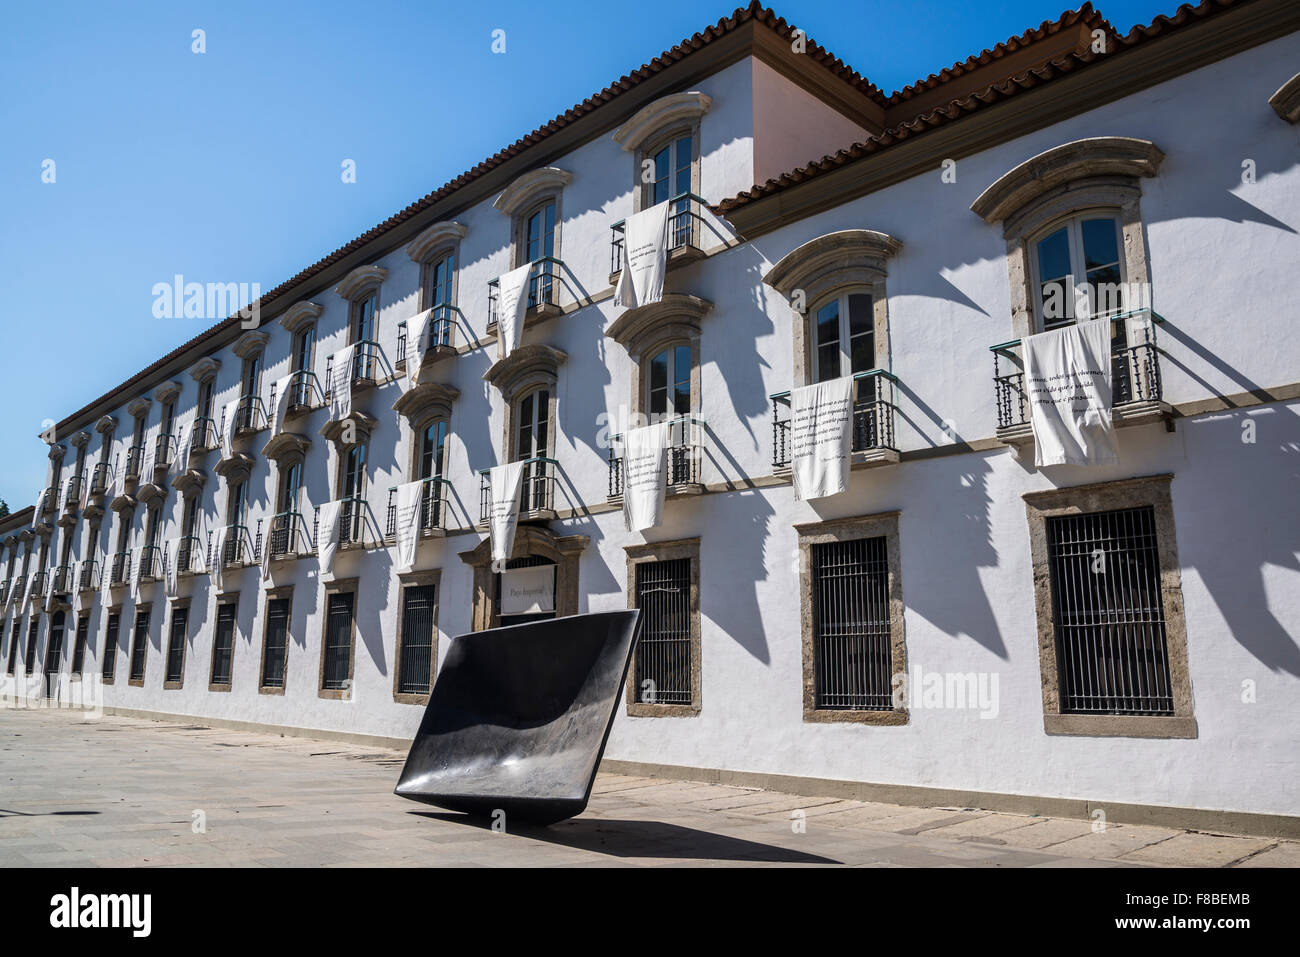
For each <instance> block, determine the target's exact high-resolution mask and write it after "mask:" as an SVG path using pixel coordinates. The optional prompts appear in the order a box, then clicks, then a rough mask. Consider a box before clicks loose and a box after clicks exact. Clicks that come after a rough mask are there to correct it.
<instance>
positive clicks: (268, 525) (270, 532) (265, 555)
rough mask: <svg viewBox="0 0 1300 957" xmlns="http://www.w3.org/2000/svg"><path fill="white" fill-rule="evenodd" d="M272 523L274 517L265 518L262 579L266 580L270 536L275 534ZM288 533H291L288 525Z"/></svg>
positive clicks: (291, 517) (268, 574) (268, 573)
mask: <svg viewBox="0 0 1300 957" xmlns="http://www.w3.org/2000/svg"><path fill="white" fill-rule="evenodd" d="M285 518H286V520H289V521H292V519H293V516H291V515H286V516H285ZM274 524H275V519H274V517H272V518H269V519H268V520H267V523H266V536H265V537H264V538H263V539H262V581H266V580H267V579H268V578H270V577H271V536H272V535H273V534H275V533H274V530H273V527H272V526H273V525H274ZM289 534H290V535H292V534H293V526H290V527H289Z"/></svg>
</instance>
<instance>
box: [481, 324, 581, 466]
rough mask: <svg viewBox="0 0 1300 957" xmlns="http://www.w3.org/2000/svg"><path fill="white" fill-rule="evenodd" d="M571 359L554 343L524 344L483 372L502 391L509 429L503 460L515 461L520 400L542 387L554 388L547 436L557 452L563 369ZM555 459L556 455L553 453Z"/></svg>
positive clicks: (551, 393)
mask: <svg viewBox="0 0 1300 957" xmlns="http://www.w3.org/2000/svg"><path fill="white" fill-rule="evenodd" d="M568 358H569V356H568V353H565V352H561V351H560V350H559V349H555V348H553V347H551V346H544V345H525V346H520V347H519V348H518V349H516V350H515V351H514V352H512V353H510V355H508V356H507V357H506V358H504V359H499V360H497V361H496V362H495V363H493V364H492V367H491V368H490V369H488V370H487V372H485V373H483V378H484V379H485V380H487V382H489V383H490V384H492V385H494V386H496V387H497V389H498V391H499V392H500V393H501V398H502V403H503V411H504V415H503V416H502V419H503V424H502V428H503V429H504V430H505V432H504V437H503V440H502V443H501V448H503V449H504V450H505V457H504V458H503V459H502V461H503V462H513V461H514V460H515V445H516V440H517V438H518V437H517V436H516V434H515V432H516V429H515V423H516V419H517V417H518V412H519V403H520V402H521V401H522V400H523V399H524V397H525V396H527V395H528V394H529V393H531V392H535V391H536V390H538V389H549V390H550V402H549V403H548V408H547V431H546V434H547V438H548V441H549V447H550V449H551V450H552V451H554V449H555V447H556V441H557V439H558V434H557V432H556V423H557V409H558V404H559V396H558V392H559V381H560V375H559V369H560V366H561V365H563V364H564V362H565V360H567V359H568ZM550 457H551V458H554V455H552V456H550Z"/></svg>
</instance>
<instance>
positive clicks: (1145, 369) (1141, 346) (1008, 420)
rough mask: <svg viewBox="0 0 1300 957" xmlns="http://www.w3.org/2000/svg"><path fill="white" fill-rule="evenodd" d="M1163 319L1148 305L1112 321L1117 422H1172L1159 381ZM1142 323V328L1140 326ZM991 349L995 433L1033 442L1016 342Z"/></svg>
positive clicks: (1015, 442) (1013, 441)
mask: <svg viewBox="0 0 1300 957" xmlns="http://www.w3.org/2000/svg"><path fill="white" fill-rule="evenodd" d="M1139 317H1142V318H1149V319H1150V321H1149V322H1141V323H1140V324H1139V325H1138V326H1137V329H1135V332H1137V334H1136V335H1135V336H1134V338H1135V339H1136V340H1137V341H1135V342H1133V343H1132V344H1130V336H1129V331H1130V330H1129V322H1130V320H1135V321H1136V320H1138V319H1139ZM1164 321H1165V320H1164V317H1162V316H1160V315H1159V314H1158V313H1155V312H1153V311H1151V310H1150V309H1139V310H1135V311H1133V312H1127V313H1122V314H1120V315H1118V316H1115V317H1113V318H1112V319H1111V397H1112V398H1111V401H1112V408H1111V417H1112V418H1113V419H1114V422H1115V424H1116V425H1117V426H1127V425H1146V424H1150V423H1152V422H1159V421H1164V422H1165V423H1166V426H1167V427H1171V426H1172V419H1171V415H1172V409H1171V408H1170V406H1169V405H1168V404H1167V403H1166V402H1164V400H1163V398H1162V390H1161V384H1160V352H1159V349H1157V348H1156V326H1157V325H1159V324H1161V323H1163V322H1164ZM1143 327H1144V328H1143ZM989 351H990V352H992V353H993V398H994V402H995V404H996V406H997V413H998V428H997V437H998V439H999V440H1000V441H1002V442H1004V443H1006V444H1008V445H1014V446H1020V445H1027V444H1029V443H1031V442H1033V440H1034V430H1033V427H1032V426H1031V425H1030V422H1029V404H1028V397H1027V396H1026V393H1025V369H1024V360H1023V358H1022V356H1021V347H1020V340H1019V339H1015V340H1013V341H1011V342H1003V343H999V344H998V345H996V346H990V347H989Z"/></svg>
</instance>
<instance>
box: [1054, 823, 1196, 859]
mask: <svg viewBox="0 0 1300 957" xmlns="http://www.w3.org/2000/svg"><path fill="white" fill-rule="evenodd" d="M1180 833H1182V832H1181V831H1171V830H1169V829H1168V828H1163V827H1146V826H1143V825H1131V824H1111V825H1108V826H1107V827H1106V829H1105V830H1104V831H1093V830H1092V829H1091V828H1089V830H1088V833H1086V834H1084V835H1082V836H1081V837H1076V838H1073V839H1071V840H1068V841H1062V842H1061V843H1059V844H1053V845H1051V847H1050V848H1049V850H1051V851H1052V853H1054V854H1063V855H1066V856H1073V857H1094V858H1107V859H1109V860H1113V859H1115V858H1117V857H1123V856H1124V855H1125V854H1128V853H1129V852H1130V851H1136V850H1137V849H1138V848H1140V847H1146V846H1147V845H1149V844H1155V843H1157V842H1159V841H1167V840H1168V839H1169V838H1171V837H1173V836H1174V835H1176V834H1180Z"/></svg>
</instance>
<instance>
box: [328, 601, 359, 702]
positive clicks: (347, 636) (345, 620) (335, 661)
mask: <svg viewBox="0 0 1300 957" xmlns="http://www.w3.org/2000/svg"><path fill="white" fill-rule="evenodd" d="M352 598H353V596H352V593H351V592H340V593H337V594H334V595H330V596H329V608H328V612H327V614H326V620H325V665H324V672H325V673H324V675H323V676H322V679H323V682H322V683H323V686H324V688H325V689H326V690H338V689H341V688H346V687H347V686H348V680H349V678H350V677H351V675H350V674H349V671H350V669H351V658H352Z"/></svg>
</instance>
